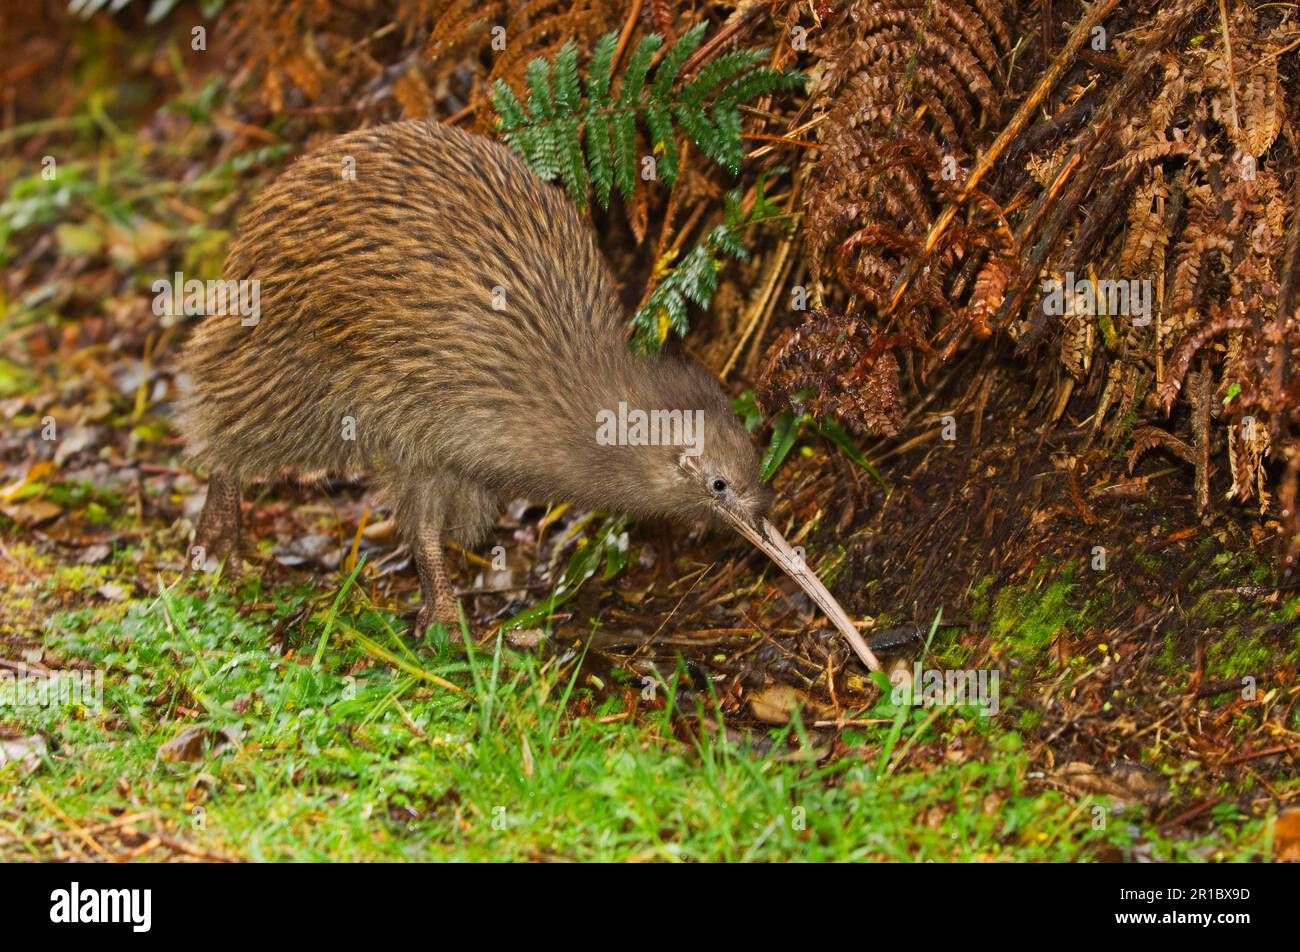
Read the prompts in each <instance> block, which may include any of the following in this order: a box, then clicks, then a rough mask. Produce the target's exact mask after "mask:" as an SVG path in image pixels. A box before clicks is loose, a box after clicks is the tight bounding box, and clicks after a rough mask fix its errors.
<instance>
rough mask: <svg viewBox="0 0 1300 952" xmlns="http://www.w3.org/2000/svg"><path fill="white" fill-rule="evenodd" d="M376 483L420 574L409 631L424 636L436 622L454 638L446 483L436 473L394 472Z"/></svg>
mask: <svg viewBox="0 0 1300 952" xmlns="http://www.w3.org/2000/svg"><path fill="white" fill-rule="evenodd" d="M380 484H381V486H382V488H383V492H384V495H385V496H387V497H388V499H389V501H390V502H391V503H392V506H393V516H394V518H395V520H396V522H397V525H398V526H399V527H400V528H401V530H402V534H403V535H404V536H405V537H406V542H407V544H408V545H409V546H410V549H411V556H412V558H413V560H414V562H415V570H416V572H417V573H418V574H419V576H420V596H421V605H420V610H419V612H418V613H417V614H416V616H415V622H414V624H413V625H412V629H411V633H412V634H413V635H414V636H416V637H417V638H423V637H424V634H425V632H426V631H427V630H428V628H429V626H430V625H432V624H434V623H435V622H438V623H441V624H444V625H447V626H448V629H449V630H450V631H451V632H452V636H453V637H455V635H456V633H457V631H459V628H458V626H457V622H458V621H459V618H460V615H459V612H458V611H457V607H456V593H455V590H454V589H453V588H452V584H451V577H450V576H449V575H448V574H447V563H446V560H445V553H444V549H443V546H444V542H445V540H446V536H447V529H448V508H447V503H448V497H449V495H450V492H451V488H452V487H451V486H450V480H448V479H447V477H446V476H445V475H443V474H440V473H436V472H398V471H393V472H388V473H383V474H381V475H380Z"/></svg>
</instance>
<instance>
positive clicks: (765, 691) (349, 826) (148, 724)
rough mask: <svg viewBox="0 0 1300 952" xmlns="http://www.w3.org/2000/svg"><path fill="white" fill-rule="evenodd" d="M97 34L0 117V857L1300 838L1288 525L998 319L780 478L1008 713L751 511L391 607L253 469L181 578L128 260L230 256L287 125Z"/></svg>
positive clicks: (940, 846)
mask: <svg viewBox="0 0 1300 952" xmlns="http://www.w3.org/2000/svg"><path fill="white" fill-rule="evenodd" d="M115 42H118V43H119V44H124V43H125V41H124V40H123V38H121V37H119V38H118V39H117V40H116V41H115ZM109 45H110V44H107V43H106V48H107V47H108V46H109ZM108 59H109V58H108V57H107V56H106V58H105V62H102V63H99V64H98V65H95V64H93V63H92V64H91V65H90V66H88V67H86V70H85V78H84V79H82V80H79V82H81V83H82V85H81V86H80V92H79V94H77V95H74V96H71V97H70V98H68V99H66V101H65V105H64V106H63V107H62V108H61V110H60V111H59V112H58V114H56V115H53V116H52V117H51V118H49V119H47V120H42V121H41V122H38V123H35V124H31V125H27V126H21V127H15V128H10V129H7V130H5V131H4V132H3V133H0V145H3V146H5V149H6V151H4V152H3V153H0V162H2V163H3V166H2V167H0V171H2V172H3V174H2V175H0V179H3V180H4V181H5V182H6V183H7V190H6V192H5V194H4V200H3V204H2V205H0V242H3V250H4V255H3V257H4V261H5V266H6V283H5V285H4V287H3V292H4V295H3V297H0V340H3V342H4V346H3V355H4V356H0V592H3V596H2V599H0V860H23V859H33V860H34V859H77V860H83V859H84V860H122V859H141V860H145V861H167V860H181V861H183V860H194V859H230V860H286V859H297V860H313V859H344V860H364V859H489V858H492V859H616V860H654V859H676V860H720V859H729V860H743V859H757V860H782V859H805V860H817V859H893V860H920V861H924V860H936V861H945V860H1021V861H1024V860H1031V861H1032V860H1056V861H1061V860H1103V861H1104V860H1128V861H1144V860H1211V861H1251V860H1266V859H1269V858H1273V857H1282V856H1288V857H1292V858H1297V857H1300V822H1297V816H1300V814H1297V813H1296V812H1294V810H1293V808H1294V805H1295V803H1296V800H1297V798H1300V779H1298V775H1300V771H1297V769H1296V765H1297V761H1298V759H1300V711H1298V710H1297V702H1298V701H1300V684H1297V680H1296V670H1297V662H1300V582H1297V580H1296V579H1295V578H1294V577H1284V576H1281V575H1279V574H1278V572H1277V570H1276V568H1275V567H1274V557H1273V545H1272V540H1273V539H1274V538H1275V537H1276V533H1275V532H1274V531H1273V527H1271V526H1268V525H1267V524H1266V523H1264V522H1263V521H1262V520H1260V519H1259V518H1258V517H1257V516H1255V515H1254V514H1253V513H1251V512H1250V511H1248V510H1247V509H1245V508H1243V507H1240V506H1234V507H1232V508H1229V504H1223V505H1218V504H1217V503H1216V506H1215V507H1214V508H1213V509H1212V510H1211V513H1210V515H1209V516H1208V517H1206V518H1205V519H1202V518H1201V517H1200V516H1199V515H1198V514H1197V512H1196V507H1195V505H1194V501H1193V500H1192V499H1191V497H1190V493H1189V491H1188V488H1187V487H1188V486H1189V485H1190V482H1191V481H1190V479H1189V478H1188V473H1187V470H1186V469H1184V468H1182V467H1184V465H1185V464H1183V463H1180V462H1177V461H1176V460H1172V459H1168V458H1164V457H1161V456H1159V455H1158V454H1151V455H1148V456H1147V457H1145V458H1144V459H1143V460H1141V462H1140V464H1139V465H1138V466H1137V467H1136V468H1135V469H1134V474H1133V475H1132V476H1128V475H1124V474H1125V473H1126V472H1127V465H1126V464H1127V454H1128V453H1129V451H1130V450H1131V449H1132V433H1131V428H1130V431H1129V432H1126V433H1125V434H1124V435H1123V436H1122V438H1121V439H1120V440H1119V441H1117V442H1115V443H1114V444H1113V445H1104V444H1103V443H1101V442H1099V441H1098V440H1097V439H1095V438H1093V436H1092V433H1091V427H1090V423H1089V417H1088V413H1089V412H1090V411H1089V406H1088V405H1086V404H1084V403H1080V404H1079V405H1078V406H1077V407H1076V406H1074V405H1066V406H1063V407H1049V406H1046V405H1045V403H1046V402H1047V401H1046V400H1045V399H1044V398H1043V396H1042V394H1041V393H1039V392H1037V391H1035V390H1034V389H1033V387H1032V385H1031V383H1030V382H1029V380H1028V378H1027V377H1025V376H1023V374H1022V371H1018V370H1016V369H1014V368H1013V367H1012V366H1011V365H1006V366H1003V365H1002V364H1000V363H998V362H997V361H995V360H993V359H992V358H990V357H986V356H984V354H987V353H991V351H982V352H981V355H979V356H975V357H971V358H964V359H962V360H960V361H958V363H957V366H956V367H954V368H953V369H952V370H951V374H950V378H949V379H948V380H946V381H944V382H942V383H941V384H938V385H936V386H934V388H933V389H931V390H930V391H929V395H928V397H926V399H925V400H924V401H923V402H920V403H918V404H916V405H915V406H913V407H912V408H911V411H910V413H909V416H908V418H907V421H906V427H905V430H904V432H903V433H902V434H901V435H900V436H898V437H896V438H894V439H891V440H888V441H881V442H880V443H878V444H876V445H870V446H864V447H862V449H861V454H862V455H860V454H859V452H858V450H856V449H853V448H852V447H849V448H848V449H846V448H845V447H844V446H843V445H837V444H836V443H833V442H831V441H828V440H827V439H825V438H823V436H821V435H819V433H818V432H817V431H816V430H815V429H814V428H812V427H808V428H807V429H805V430H804V431H801V432H800V433H799V435H798V438H797V440H796V441H795V443H794V446H793V450H792V451H791V452H790V453H789V455H788V456H787V458H786V461H785V463H784V465H783V466H781V468H780V470H779V471H778V472H777V474H776V477H775V480H774V484H775V486H776V487H777V489H778V490H779V492H780V497H781V500H782V501H781V503H780V504H779V506H778V509H777V513H776V518H777V520H778V521H779V522H780V523H781V526H782V528H783V529H787V530H789V531H788V533H787V534H788V536H789V537H790V539H791V541H792V542H794V543H796V544H799V545H802V546H804V547H805V549H806V551H807V553H808V557H809V561H810V563H811V564H812V565H813V566H814V567H815V568H817V570H818V571H819V573H820V574H821V576H822V578H823V579H825V580H826V582H827V584H828V585H829V586H830V588H831V589H832V590H833V591H834V592H835V594H836V595H837V597H839V598H840V599H841V601H842V602H843V603H844V604H845V606H846V607H847V608H848V610H849V611H850V613H851V614H853V615H854V616H855V617H856V618H858V619H860V620H862V621H863V622H864V625H865V626H866V627H868V628H870V629H871V630H873V631H874V630H879V629H890V628H900V629H914V630H915V631H916V632H917V633H918V635H919V637H915V638H911V639H910V640H906V643H905V644H904V645H902V646H901V647H900V648H899V649H898V650H896V651H894V652H892V653H889V654H887V655H885V660H886V662H887V664H888V665H889V666H890V667H891V668H902V669H904V670H906V671H913V672H914V671H917V670H921V671H931V670H938V671H957V670H961V671H979V672H985V673H986V674H989V673H991V672H994V671H996V672H997V675H998V681H997V682H996V688H997V690H996V693H995V694H993V695H992V698H985V701H989V700H995V701H996V710H994V709H993V707H992V706H990V704H989V703H984V704H980V703H950V704H939V705H919V704H918V705H911V704H906V703H902V701H901V699H899V698H897V697H895V695H894V694H893V692H892V690H891V686H890V683H889V682H888V681H887V680H886V679H885V677H884V676H883V675H875V676H870V677H869V676H867V675H866V674H865V673H864V672H862V671H861V669H859V667H858V666H857V663H856V661H851V656H850V654H849V652H848V651H847V649H846V648H845V646H844V645H843V644H842V643H841V641H840V639H839V636H838V635H837V634H835V633H834V632H832V631H829V630H827V629H822V628H817V627H815V625H816V624H819V622H818V621H817V620H816V619H815V617H814V616H813V615H812V614H811V612H810V611H809V606H808V603H807V602H806V600H805V599H803V598H802V596H801V595H799V594H798V592H797V589H795V587H794V586H793V584H792V583H790V582H789V581H788V580H787V579H786V578H785V577H784V576H782V575H781V574H780V573H779V572H778V571H777V570H776V569H775V567H774V566H772V565H770V564H767V563H766V562H765V561H764V560H763V558H762V557H761V556H760V555H758V554H757V553H755V552H753V551H751V550H749V549H748V547H747V546H746V545H745V544H744V543H743V542H741V541H740V540H738V539H732V538H724V537H701V536H699V535H698V534H696V533H694V532H684V531H679V530H674V529H670V528H665V527H655V526H636V525H628V524H625V523H624V522H623V521H622V520H619V519H610V518H607V517H606V516H604V515H601V514H593V513H585V512H576V511H574V510H572V509H570V508H567V507H564V506H559V507H549V506H545V505H540V504H535V503H530V502H526V501H518V502H516V503H513V504H512V505H511V506H510V507H509V508H508V510H507V512H506V513H504V514H503V516H502V518H501V520H500V522H499V523H498V526H497V529H496V532H495V533H494V536H493V538H492V539H491V540H490V541H489V542H488V543H487V544H486V545H485V546H483V547H482V548H481V549H480V550H478V551H476V552H458V553H456V557H455V558H454V559H453V563H454V565H453V569H454V573H455V581H456V583H457V586H458V588H459V589H460V591H461V593H462V594H461V603H462V607H463V608H464V610H465V614H466V619H465V621H466V625H465V628H464V631H463V632H462V633H461V634H462V635H463V636H467V637H460V638H453V637H450V636H449V634H448V632H446V631H443V630H441V629H434V630H433V631H432V633H431V634H430V635H429V637H428V638H426V639H424V640H415V639H412V638H411V637H409V635H408V626H409V621H410V615H411V611H412V609H413V608H414V607H415V599H416V596H417V593H418V586H417V583H416V579H415V575H414V571H413V569H412V567H411V565H410V560H409V556H408V554H407V553H406V552H405V550H404V549H403V548H402V547H401V546H400V545H398V543H397V541H396V539H395V538H394V533H393V532H392V528H391V526H390V525H389V524H388V522H387V520H386V518H385V516H384V513H383V511H382V509H381V508H380V504H379V501H378V500H376V499H375V498H374V497H373V496H371V495H370V494H369V493H368V492H367V489H366V487H365V486H364V485H360V484H352V483H331V484H328V485H322V486H314V487H296V486H286V485H277V486H263V487H256V488H255V489H254V490H253V491H251V492H249V493H248V494H247V501H248V503H249V505H248V506H247V507H246V511H245V543H246V551H245V552H244V554H243V558H242V572H241V573H240V574H239V575H238V577H232V575H231V573H229V572H227V573H224V574H198V575H186V574H184V573H183V571H182V570H183V568H184V567H185V563H186V560H187V547H188V545H189V538H190V533H191V530H192V527H193V524H194V522H195V521H196V520H197V513H198V511H199V509H200V507H201V505H202V501H203V492H204V482H203V474H201V473H194V472H192V471H190V470H189V469H187V468H186V464H185V460H184V453H183V447H182V446H181V445H180V442H179V440H178V438H177V436H176V433H175V430H174V427H173V424H172V422H171V421H172V403H171V401H172V399H173V397H174V393H175V380H174V378H173V367H174V359H175V354H176V351H177V349H178V348H179V346H180V344H181V343H182V341H183V339H184V337H185V334H186V333H187V331H188V327H186V326H184V325H183V323H177V322H168V321H166V320H160V319H159V318H158V317H157V316H156V315H155V314H154V313H153V311H152V308H151V306H150V301H151V292H150V290H149V289H150V287H151V284H152V282H153V281H154V280H155V279H157V278H159V277H163V276H166V277H170V276H171V274H172V271H173V269H176V270H182V271H184V272H185V273H187V274H212V273H216V272H217V271H218V270H219V266H220V260H221V257H222V254H223V252H224V248H225V245H226V243H227V241H228V239H229V231H230V221H231V218H232V216H233V213H234V212H235V211H236V210H237V209H238V208H239V207H240V206H241V204H242V203H243V202H244V201H245V200H246V199H247V197H248V195H249V194H251V193H252V192H253V191H255V189H256V187H257V185H258V183H259V182H262V181H265V180H267V179H268V178H269V177H270V176H271V175H272V174H273V173H274V172H275V170H277V169H278V168H280V167H281V166H282V165H283V162H284V161H285V159H286V156H287V154H288V153H289V152H290V149H289V147H288V146H286V145H285V144H284V143H283V142H281V141H280V139H279V137H278V135H277V134H273V133H272V132H268V131H267V130H265V129H261V128H255V127H252V126H250V125H246V124H243V123H241V122H239V121H238V120H233V119H232V118H231V117H230V115H229V113H228V111H226V110H224V109H223V108H222V105H221V103H222V97H223V95H224V87H223V78H222V77H220V76H214V75H207V76H200V75H191V74H190V73H189V72H188V68H187V66H186V64H184V63H183V62H182V61H181V59H180V58H179V57H175V56H173V57H171V58H170V59H169V58H168V57H166V56H163V55H161V54H159V55H158V56H157V57H155V58H153V59H149V58H148V57H147V56H146V57H144V58H139V57H137V60H136V61H133V62H132V66H131V69H130V70H128V71H127V72H126V74H125V75H117V74H116V73H114V72H113V70H114V69H117V68H118V66H116V65H114V64H113V63H110V62H108V61H107V60H108ZM143 64H152V65H143ZM148 71H152V73H151V75H153V76H155V78H156V77H157V76H161V75H164V74H165V75H166V77H167V82H168V84H170V85H174V86H175V87H176V89H177V92H176V93H175V95H174V96H172V97H171V98H170V99H169V101H168V102H167V103H166V104H165V105H164V106H163V107H161V108H153V107H152V106H146V105H145V103H147V102H150V101H151V100H150V96H153V95H154V93H151V92H148V91H147V90H146V91H143V92H142V91H141V89H140V88H138V87H139V86H140V84H142V83H143V80H141V78H140V77H141V76H142V75H144V74H145V73H147V72H148ZM105 77H108V78H109V79H113V80H114V81H115V82H116V83H117V86H116V87H115V92H114V97H113V99H114V109H113V111H112V115H110V113H109V111H106V109H105V108H104V97H103V96H101V95H100V94H98V93H97V92H95V90H96V89H99V88H103V87H105V86H106V85H107V84H108V83H107V80H106V79H105ZM133 102H134V103H136V106H135V107H134V109H132V108H128V107H130V105H131V103H133ZM124 104H125V105H124ZM52 143H56V144H57V148H55V145H54V144H52ZM47 151H52V152H57V153H58V172H57V178H56V179H54V184H53V185H51V184H50V182H49V181H48V180H45V179H43V178H42V171H43V169H44V166H43V164H42V157H43V156H44V155H45V154H46V153H47ZM634 296H635V295H634ZM691 344H692V342H691V341H690V340H689V339H688V341H687V346H688V348H690V346H691ZM978 360H982V361H984V362H983V363H976V362H975V361H978ZM738 399H739V402H740V406H741V407H742V409H743V408H744V407H745V406H746V405H748V404H749V403H751V402H752V401H747V400H746V396H745V394H744V393H743V392H742V393H738ZM949 418H950V419H949ZM947 437H952V438H951V439H949V438H947ZM864 464H870V466H869V467H868V466H865V465H864ZM1115 474H1119V475H1115ZM41 683H44V684H46V685H49V686H52V687H50V688H48V689H47V690H48V694H47V695H46V696H45V697H44V698H37V699H36V700H35V703H26V702H30V701H32V700H33V699H32V698H30V697H28V698H24V697H22V696H20V695H19V694H18V693H16V692H19V691H20V689H21V690H27V689H29V688H30V687H31V685H33V684H41ZM73 688H76V689H78V690H80V691H81V693H80V694H78V695H76V696H64V695H63V694H62V693H61V692H63V691H65V690H67V691H71V690H72V689H73ZM101 689H102V693H101ZM1289 808H1291V809H1292V812H1290V813H1288V812H1287V811H1288V809H1289ZM1279 817H1280V819H1279Z"/></svg>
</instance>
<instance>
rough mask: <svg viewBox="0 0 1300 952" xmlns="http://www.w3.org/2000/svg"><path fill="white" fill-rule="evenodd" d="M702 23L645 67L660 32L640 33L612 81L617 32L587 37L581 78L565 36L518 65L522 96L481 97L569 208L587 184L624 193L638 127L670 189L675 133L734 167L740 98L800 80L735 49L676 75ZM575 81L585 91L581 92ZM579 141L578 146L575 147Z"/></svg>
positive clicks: (633, 170) (498, 88)
mask: <svg viewBox="0 0 1300 952" xmlns="http://www.w3.org/2000/svg"><path fill="white" fill-rule="evenodd" d="M705 29H706V25H705V24H703V23H700V24H697V25H696V26H694V27H692V28H691V29H690V30H688V31H687V32H686V33H684V34H682V36H681V37H680V38H679V39H678V40H677V41H676V42H675V43H674V44H673V45H672V46H671V47H669V48H668V50H667V51H666V52H665V54H664V56H663V59H662V60H661V61H660V63H659V65H658V66H656V67H654V72H653V76H652V75H651V66H652V65H653V63H654V57H655V54H656V53H657V52H658V51H659V49H660V48H661V47H662V46H663V37H661V36H659V35H658V34H655V33H651V34H648V35H647V36H645V37H643V38H642V39H641V41H640V42H639V43H637V45H636V48H635V49H634V50H633V51H632V54H631V56H629V57H628V60H627V65H626V67H625V68H624V69H623V71H622V75H621V76H620V77H619V81H618V87H617V92H615V89H614V75H613V62H614V53H615V51H616V50H617V49H618V34H617V33H607V34H605V35H604V36H602V37H601V38H600V39H599V40H597V41H596V44H595V46H594V47H593V48H592V53H591V57H590V58H589V59H588V61H587V67H586V77H585V84H584V83H583V81H582V79H581V78H580V75H579V69H578V53H577V48H576V47H575V46H574V45H573V43H572V41H570V42H569V43H566V44H565V45H564V46H563V47H561V49H560V50H559V52H558V53H557V54H556V55H555V60H554V63H553V64H552V63H551V62H549V61H547V60H546V59H545V58H541V57H539V58H537V59H534V60H532V61H531V62H530V63H529V64H528V66H527V68H526V69H525V72H524V80H525V85H526V87H527V90H528V92H527V98H526V100H521V99H520V98H519V97H518V96H517V95H516V94H515V93H514V91H513V90H511V89H510V87H509V86H507V85H505V84H504V83H503V82H501V81H498V82H496V83H495V84H493V87H492V90H491V93H490V99H491V102H492V106H493V108H494V109H495V110H496V112H497V116H498V120H497V127H498V128H499V129H500V130H501V133H502V139H503V140H504V141H505V143H506V144H507V145H508V146H509V147H510V148H512V149H514V150H515V151H516V152H518V153H519V154H520V155H522V156H523V157H524V160H525V161H526V162H527V163H528V164H529V165H530V166H532V168H533V170H534V171H536V172H537V174H538V175H540V176H541V177H542V178H544V179H547V180H555V179H562V180H563V181H564V185H565V188H566V189H568V191H569V194H570V195H571V196H572V197H573V200H574V201H575V202H576V203H577V204H578V206H579V207H581V208H585V207H586V204H587V192H588V189H589V188H592V189H594V191H595V194H596V200H597V201H598V202H599V203H600V204H601V206H602V207H604V208H608V207H609V198H610V195H611V193H612V192H613V190H614V189H615V188H617V189H618V191H619V192H620V194H622V196H623V198H624V199H625V200H627V201H630V200H631V198H632V195H633V193H634V190H635V187H636V180H637V176H638V174H639V173H640V170H641V158H640V156H638V154H637V133H638V128H639V127H641V128H644V130H645V132H646V135H647V139H648V140H649V144H650V149H651V153H652V154H653V155H654V156H655V161H656V164H657V174H658V177H659V178H662V179H663V181H664V182H665V183H666V184H667V185H668V186H669V187H672V186H673V185H674V184H675V183H676V181H677V175H678V172H679V171H680V158H681V151H680V147H679V145H678V142H677V137H678V135H679V134H681V133H685V135H687V136H688V137H689V138H690V139H691V140H692V141H694V142H695V144H696V145H697V146H699V148H700V151H701V152H703V153H704V155H706V156H707V157H709V158H710V159H712V160H713V161H714V162H717V163H718V164H719V165H722V166H724V167H725V168H727V169H728V170H730V171H731V173H732V174H736V173H738V172H739V171H740V165H741V162H742V161H743V159H744V146H743V142H742V140H741V121H740V106H741V105H742V104H743V103H745V102H748V101H750V100H752V99H754V98H756V97H759V96H764V95H767V94H769V93H773V92H777V91H780V90H787V89H791V88H793V87H795V86H798V85H800V84H802V82H803V79H804V77H803V75H802V74H801V73H798V72H795V71H792V70H775V69H771V68H769V67H766V66H764V65H762V64H763V62H764V60H765V59H766V56H767V52H766V51H765V50H736V51H733V52H730V53H725V54H723V55H722V56H720V57H718V58H717V59H716V60H714V61H713V62H712V63H710V64H709V65H708V66H706V67H705V68H704V69H702V70H701V71H700V72H699V74H698V75H697V76H695V77H694V78H693V79H691V80H690V81H688V82H686V83H685V84H681V83H680V73H681V70H682V67H683V66H684V65H685V63H686V61H687V60H688V59H689V58H690V56H691V54H692V53H694V52H695V51H696V50H697V49H698V48H699V46H700V43H701V41H702V40H703V38H704V32H705ZM584 85H585V93H586V95H585V99H584V97H583V95H582V93H583V87H584ZM584 146H585V150H584Z"/></svg>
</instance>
